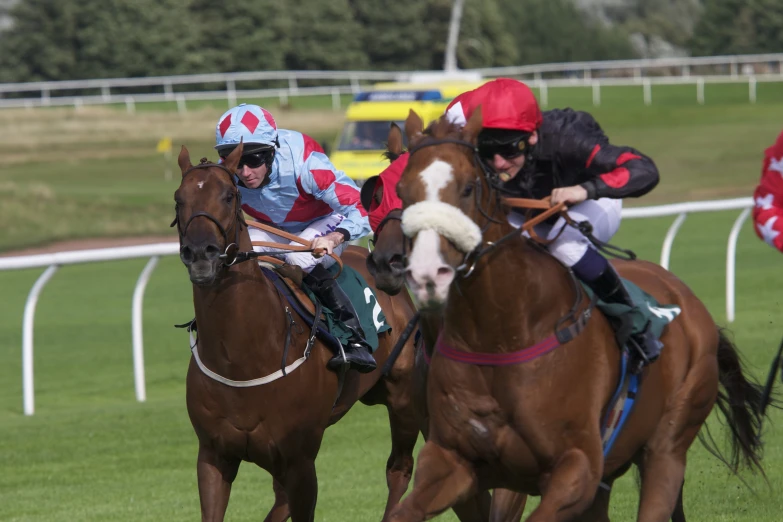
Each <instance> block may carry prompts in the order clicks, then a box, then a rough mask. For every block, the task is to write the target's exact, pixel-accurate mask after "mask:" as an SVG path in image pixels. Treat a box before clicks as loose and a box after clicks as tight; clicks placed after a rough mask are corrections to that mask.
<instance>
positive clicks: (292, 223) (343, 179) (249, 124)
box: [215, 103, 376, 373]
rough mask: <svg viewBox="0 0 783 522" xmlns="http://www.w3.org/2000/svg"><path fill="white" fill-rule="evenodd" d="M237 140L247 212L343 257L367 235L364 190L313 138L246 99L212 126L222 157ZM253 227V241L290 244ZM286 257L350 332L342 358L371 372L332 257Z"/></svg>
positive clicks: (335, 361) (366, 347) (336, 360)
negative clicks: (361, 193) (333, 269)
mask: <svg viewBox="0 0 783 522" xmlns="http://www.w3.org/2000/svg"><path fill="white" fill-rule="evenodd" d="M240 142H242V143H243V147H244V148H243V153H242V158H241V159H240V161H239V165H238V167H237V173H236V176H237V185H238V187H239V191H240V193H241V195H242V201H243V204H242V210H244V211H245V212H246V213H247V214H248V215H250V216H252V217H253V218H255V219H256V220H258V221H261V222H264V223H267V224H269V225H273V226H275V227H278V228H280V229H282V230H285V231H286V232H289V233H292V234H296V235H298V236H300V237H301V238H303V239H307V240H310V241H311V243H310V248H312V249H323V250H325V251H326V252H327V253H333V252H334V253H336V254H340V253H341V252H342V251H343V249H344V248H345V244H346V242H347V241H350V240H352V239H359V238H361V237H364V236H366V235H367V234H368V233H369V231H370V225H369V222H368V220H367V213H366V211H365V210H364V209H363V208H362V207H361V205H359V189H358V188H357V186H356V184H355V183H354V182H353V181H352V180H351V179H350V178H348V177H347V176H346V175H345V173H343V172H342V171H339V170H337V169H336V168H335V167H334V165H332V163H331V162H330V161H329V159H328V158H327V157H326V154H325V153H324V151H323V149H322V148H321V146H320V145H318V143H317V142H316V141H315V140H314V139H313V138H311V137H309V136H307V135H305V134H302V133H300V132H296V131H292V130H285V129H279V130H278V128H277V124H276V123H275V120H274V118H273V117H272V115H271V114H270V113H269V112H268V111H267V110H266V109H263V108H261V107H259V106H258V105H247V104H244V103H243V104H241V105H239V106H237V107H234V108H232V109H229V110H228V111H227V112H226V113H225V114H223V116H221V117H220V119H219V120H218V122H217V125H216V126H215V143H216V145H215V149H217V151H218V154H219V155H220V157H221V158H222V159H223V160H225V158H226V157H228V155H229V154H230V153H231V151H233V150H234V148H236V147H237V146H238V145H239V143H240ZM249 232H250V239H251V240H252V241H271V242H278V243H284V242H286V240H284V239H283V238H281V237H279V236H276V235H274V234H270V233H269V232H265V231H262V230H258V229H255V228H251V229H249ZM253 248H254V250H256V251H259V252H261V251H271V250H273V249H269V248H265V247H253ZM285 261H286V262H287V263H289V264H292V265H297V266H299V267H301V268H302V270H304V272H305V273H306V276H305V278H304V282H305V284H307V286H308V287H309V288H310V289H311V290H312V291H313V293H314V294H315V295H316V296H317V297H318V298H319V299H320V300H321V301H322V302H323V303H324V305H325V306H326V307H328V308H329V309H330V310H332V311H333V312H334V313H335V316H336V318H337V319H339V320H340V321H342V322H343V323H345V325H346V326H347V327H348V328H349V329H350V331H351V333H352V335H351V338H350V340H349V342H348V345H347V346H346V347H345V357H346V359H347V360H348V362H349V363H350V364H351V366H352V367H353V368H355V369H356V370H358V371H359V372H362V373H367V372H371V371H373V370H374V369H375V366H376V365H375V360H374V359H373V357H372V355H371V348H370V346H369V344H367V341H366V340H365V338H364V331H363V330H362V327H361V325H360V323H359V318H358V316H357V314H356V310H355V309H354V307H353V305H352V304H351V301H350V300H349V299H348V296H347V295H346V294H345V292H343V290H342V289H341V288H340V287H339V286H338V285H337V283H336V281H335V280H334V279H333V278H332V274H331V273H330V272H329V271H328V270H327V268H328V267H329V266H331V265H332V264H333V263H334V259H332V258H331V257H329V256H323V257H320V258H316V257H314V256H313V255H312V254H310V253H307V252H298V253H297V252H295V253H289V254H287V255H286V256H285ZM341 364H342V358H341V357H340V356H339V355H338V356H335V357H334V358H332V360H330V361H329V364H328V367H329V368H330V369H332V370H334V369H337V368H339V367H340V365H341Z"/></svg>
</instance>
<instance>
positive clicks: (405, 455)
mask: <svg viewBox="0 0 783 522" xmlns="http://www.w3.org/2000/svg"><path fill="white" fill-rule="evenodd" d="M388 412H389V425H390V427H391V437H392V450H391V454H390V455H389V460H387V461H386V485H387V486H388V488H389V498H388V500H387V501H386V509H385V510H384V512H383V516H384V518H385V517H386V516H387V515H388V514H389V512H390V511H391V510H392V509H393V508H394V506H396V505H397V504H398V503H399V502H400V499H401V498H402V495H403V494H405V491H406V490H407V489H408V484H409V483H410V481H411V475H413V449H414V447H415V446H416V440H417V439H418V438H419V425H418V422H417V420H416V412H415V411H414V410H413V405H412V404H411V403H410V401H408V405H407V407H405V408H400V409H398V408H394V407H393V405H390V406H389V407H388Z"/></svg>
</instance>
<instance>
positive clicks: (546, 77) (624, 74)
mask: <svg viewBox="0 0 783 522" xmlns="http://www.w3.org/2000/svg"><path fill="white" fill-rule="evenodd" d="M443 74H444V73H443V71H248V72H232V73H210V74H191V75H178V76H154V77H142V78H97V79H86V80H62V81H41V82H26V83H0V108H9V107H28V108H32V107H51V106H73V107H75V108H79V107H82V106H84V105H104V104H125V106H126V108H127V111H128V112H131V113H132V112H134V111H135V110H136V103H145V102H176V103H177V108H178V110H179V112H186V111H187V102H188V101H195V100H221V99H225V100H226V102H227V105H228V106H229V107H233V106H234V105H236V103H237V99H238V98H268V97H270V98H278V99H279V100H280V102H281V104H285V103H287V102H288V99H289V98H290V97H297V96H324V95H326V96H329V95H331V97H332V106H333V108H334V109H335V110H337V109H339V108H340V104H341V99H340V96H341V95H342V94H356V93H358V92H360V91H362V90H364V89H366V87H367V85H369V84H372V83H374V82H379V81H396V82H410V81H437V80H438V79H442V78H443ZM448 74H451V75H452V76H455V75H456V77H461V78H463V79H464V78H468V77H473V78H480V77H483V78H494V77H499V76H507V77H512V78H518V79H522V80H525V81H527V82H528V83H529V84H530V85H531V86H532V87H535V88H538V89H539V90H540V93H541V103H542V105H544V106H547V91H548V88H556V87H591V88H592V91H593V104H594V105H600V102H601V87H602V86H634V85H635V86H639V87H641V91H640V93H641V96H640V101H643V102H644V103H645V104H646V105H650V104H651V103H652V86H653V85H682V84H692V85H694V87H695V89H694V93H695V98H696V100H697V102H698V103H704V84H705V83H710V84H711V83H747V84H748V101H749V102H750V103H755V101H756V85H757V83H758V82H781V81H783V53H776V54H748V55H729V56H702V57H673V58H654V59H638V60H607V61H593V62H567V63H549V64H531V65H518V66H510V67H492V68H483V69H460V70H458V71H456V72H453V73H448ZM247 82H252V83H253V84H255V85H258V83H259V82H264V83H265V84H267V85H275V86H276V87H274V88H264V89H258V88H255V89H250V88H245V89H241V88H238V86H237V84H242V83H245V84H247ZM307 83H311V84H312V83H318V84H319V85H318V86H306V85H304V84H307ZM281 84H287V87H280V85H281ZM325 84H328V85H325ZM362 84H364V85H362ZM245 86H247V85H245ZM178 89H179V90H178ZM183 89H184V90H183ZM205 89H206V90H205Z"/></svg>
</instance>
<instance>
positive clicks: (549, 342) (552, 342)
mask: <svg viewBox="0 0 783 522" xmlns="http://www.w3.org/2000/svg"><path fill="white" fill-rule="evenodd" d="M558 346H560V343H559V342H558V340H557V337H555V336H554V335H550V336H549V337H547V338H546V339H544V340H543V341H541V342H540V343H537V344H534V345H533V346H529V347H527V348H523V349H522V350H518V351H516V352H511V353H472V352H463V351H462V350H457V349H455V348H452V347H451V346H448V345H447V344H446V343H444V342H443V339H442V334H441V335H439V336H438V341H437V342H436V343H435V349H436V350H437V351H438V352H439V353H440V354H441V355H443V356H444V357H446V358H447V359H451V360H452V361H457V362H461V363H465V364H476V365H479V366H508V365H510V364H520V363H524V362H528V361H532V360H533V359H537V358H538V357H541V356H542V355H544V354H547V353H549V352H551V351H552V350H554V349H555V348H557V347H558Z"/></svg>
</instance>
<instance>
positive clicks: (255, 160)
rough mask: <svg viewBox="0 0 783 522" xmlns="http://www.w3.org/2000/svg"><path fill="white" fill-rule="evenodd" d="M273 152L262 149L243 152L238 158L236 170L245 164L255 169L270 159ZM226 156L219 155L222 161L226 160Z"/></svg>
mask: <svg viewBox="0 0 783 522" xmlns="http://www.w3.org/2000/svg"><path fill="white" fill-rule="evenodd" d="M273 153H274V152H273V151H271V150H262V151H260V152H252V153H250V154H243V155H242V157H241V158H239V164H237V170H239V169H241V168H242V167H244V166H245V165H247V166H248V167H250V168H251V169H257V168H258V167H260V166H261V165H266V164H268V163H269V160H270V159H271V156H272V154H273ZM227 157H228V156H221V158H222V159H223V161H226V158H227Z"/></svg>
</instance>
